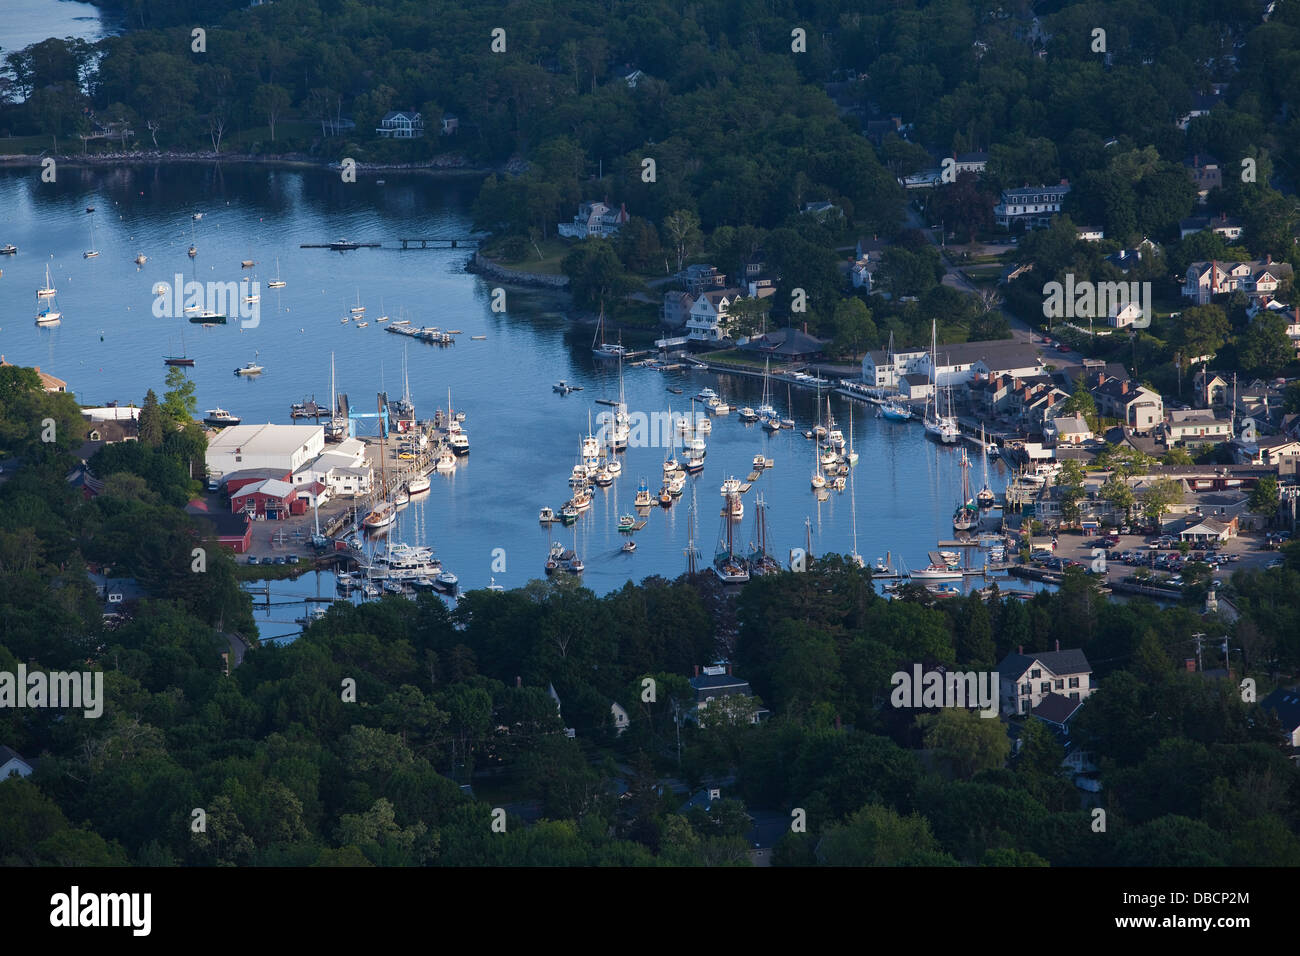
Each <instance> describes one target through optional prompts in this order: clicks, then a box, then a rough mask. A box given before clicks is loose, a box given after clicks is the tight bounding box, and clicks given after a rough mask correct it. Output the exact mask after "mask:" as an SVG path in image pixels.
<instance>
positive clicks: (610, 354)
mask: <svg viewBox="0 0 1300 956" xmlns="http://www.w3.org/2000/svg"><path fill="white" fill-rule="evenodd" d="M597 338H599V339H600V345H597V344H596V339H597ZM619 339H620V341H619V344H618V345H612V344H610V343H608V342H606V341H605V303H604V301H602V302H601V304H600V318H599V319H597V320H596V334H595V335H594V336H592V338H591V354H592V355H594V356H596V358H610V359H612V358H618V359H621V358H622V357H623V356H624V355H626V354H627V349H625V348H624V347H623V343H622V335H621V334H620V336H619Z"/></svg>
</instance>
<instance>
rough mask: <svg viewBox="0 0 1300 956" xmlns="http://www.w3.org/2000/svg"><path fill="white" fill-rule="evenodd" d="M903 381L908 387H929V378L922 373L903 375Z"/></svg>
mask: <svg viewBox="0 0 1300 956" xmlns="http://www.w3.org/2000/svg"><path fill="white" fill-rule="evenodd" d="M903 381H904V382H906V383H907V384H908V385H929V384H930V376H928V375H926V374H925V373H924V372H912V373H911V374H909V375H904V376H903Z"/></svg>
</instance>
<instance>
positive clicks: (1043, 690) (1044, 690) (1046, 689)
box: [1038, 680, 1052, 694]
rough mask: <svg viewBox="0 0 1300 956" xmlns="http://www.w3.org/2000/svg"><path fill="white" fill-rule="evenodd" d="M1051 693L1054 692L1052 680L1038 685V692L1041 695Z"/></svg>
mask: <svg viewBox="0 0 1300 956" xmlns="http://www.w3.org/2000/svg"><path fill="white" fill-rule="evenodd" d="M1051 691H1052V682H1051V681H1050V680H1045V681H1043V682H1042V683H1041V684H1039V685H1038V692H1039V693H1040V694H1049V693H1051Z"/></svg>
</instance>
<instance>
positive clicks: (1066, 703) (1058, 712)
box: [1030, 693, 1083, 724]
mask: <svg viewBox="0 0 1300 956" xmlns="http://www.w3.org/2000/svg"><path fill="white" fill-rule="evenodd" d="M1082 706H1083V701H1081V700H1071V699H1070V698H1069V697H1066V696H1065V695H1063V694H1057V693H1051V694H1048V695H1047V696H1046V697H1044V698H1043V699H1042V701H1041V702H1039V704H1038V706H1037V707H1035V708H1034V709H1033V710H1031V711H1030V713H1031V714H1033V715H1034V716H1035V717H1038V718H1041V719H1042V720H1046V721H1048V722H1050V723H1053V724H1064V723H1065V722H1066V721H1068V720H1069V719H1070V718H1071V717H1073V716H1074V712H1075V711H1077V710H1078V709H1079V708H1080V707H1082Z"/></svg>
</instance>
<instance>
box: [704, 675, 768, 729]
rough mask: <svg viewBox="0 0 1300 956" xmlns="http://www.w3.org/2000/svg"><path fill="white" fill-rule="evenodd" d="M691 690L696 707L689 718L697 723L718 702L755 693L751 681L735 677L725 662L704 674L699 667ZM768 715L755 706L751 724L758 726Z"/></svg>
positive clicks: (763, 709) (750, 695)
mask: <svg viewBox="0 0 1300 956" xmlns="http://www.w3.org/2000/svg"><path fill="white" fill-rule="evenodd" d="M691 688H692V689H693V690H694V691H695V706H694V707H692V708H691V712H690V713H689V714H688V715H687V718H688V719H694V720H696V721H697V722H698V721H699V719H700V716H701V715H702V714H703V713H704V712H705V711H707V710H708V709H709V707H710V706H711V705H712V704H713V703H714V702H715V701H717V700H721V699H722V698H724V697H733V696H741V697H753V696H754V693H753V691H752V690H750V687H749V681H747V680H741V679H740V678H738V677H734V676H733V675H732V673H731V665H730V664H728V663H726V662H725V661H719V662H718V663H716V664H712V665H710V666H708V667H705V668H704V673H702V674H701V673H700V668H699V667H698V666H697V667H696V668H695V676H694V677H692V678H691ZM767 714H768V711H767V710H766V709H765V708H762V707H759V706H757V705H755V706H754V707H753V708H752V711H751V713H750V715H749V722H750V723H751V724H757V723H759V722H760V721H761V720H762V719H763V718H764V717H765V716H766V715H767Z"/></svg>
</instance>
